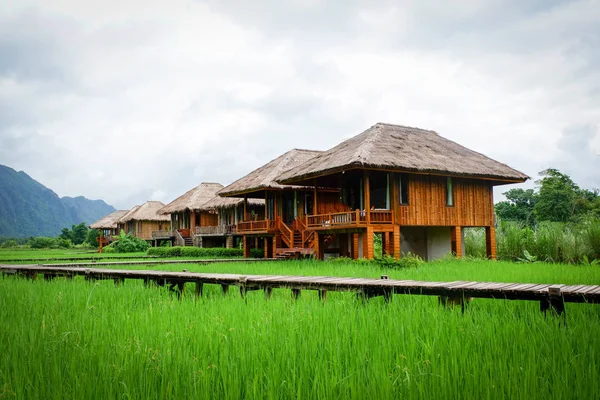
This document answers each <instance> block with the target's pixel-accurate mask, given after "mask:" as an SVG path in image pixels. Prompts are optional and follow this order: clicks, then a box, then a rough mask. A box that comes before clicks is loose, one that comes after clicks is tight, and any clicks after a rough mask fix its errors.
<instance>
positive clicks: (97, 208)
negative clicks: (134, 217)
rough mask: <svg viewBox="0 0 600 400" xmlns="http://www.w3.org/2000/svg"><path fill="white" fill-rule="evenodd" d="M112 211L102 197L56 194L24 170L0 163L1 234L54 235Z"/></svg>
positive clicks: (20, 235)
mask: <svg viewBox="0 0 600 400" xmlns="http://www.w3.org/2000/svg"><path fill="white" fill-rule="evenodd" d="M113 211H115V208H114V207H113V206H111V205H109V204H106V203H105V202H104V201H103V200H89V199H86V198H85V197H82V196H78V197H62V198H61V197H59V196H58V195H57V194H56V193H54V192H53V191H52V190H51V189H48V188H47V187H46V186H44V185H42V184H41V183H39V182H37V181H36V180H35V179H33V178H31V177H30V176H29V175H27V174H26V173H25V172H23V171H19V172H17V171H15V170H14V169H12V168H10V167H7V166H4V165H1V164H0V237H14V238H19V237H30V236H56V235H58V234H60V231H61V229H62V228H65V227H66V228H71V226H72V225H76V224H79V223H81V222H85V223H86V225H89V224H91V223H93V222H95V221H97V220H99V219H100V218H102V217H104V216H106V215H108V214H110V213H111V212H113Z"/></svg>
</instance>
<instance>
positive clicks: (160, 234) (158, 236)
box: [152, 231, 173, 239]
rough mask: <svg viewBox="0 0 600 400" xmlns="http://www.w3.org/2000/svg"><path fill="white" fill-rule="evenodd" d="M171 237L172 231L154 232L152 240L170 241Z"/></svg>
mask: <svg viewBox="0 0 600 400" xmlns="http://www.w3.org/2000/svg"><path fill="white" fill-rule="evenodd" d="M171 236H173V234H172V233H171V231H152V239H169V238H170V237H171Z"/></svg>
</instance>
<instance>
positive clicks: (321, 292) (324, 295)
mask: <svg viewBox="0 0 600 400" xmlns="http://www.w3.org/2000/svg"><path fill="white" fill-rule="evenodd" d="M319 300H321V301H322V302H325V301H327V290H319Z"/></svg>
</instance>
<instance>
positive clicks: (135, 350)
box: [0, 260, 600, 399]
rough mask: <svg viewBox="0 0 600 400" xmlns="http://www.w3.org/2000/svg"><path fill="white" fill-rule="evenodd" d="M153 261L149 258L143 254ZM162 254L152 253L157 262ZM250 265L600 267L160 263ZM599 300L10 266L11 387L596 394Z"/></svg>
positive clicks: (102, 393)
mask: <svg viewBox="0 0 600 400" xmlns="http://www.w3.org/2000/svg"><path fill="white" fill-rule="evenodd" d="M136 268H137V269H140V268H144V267H143V266H140V267H136ZM153 268H156V266H154V267H153ZM184 268H185V269H188V270H189V271H195V272H222V273H243V274H289V275H332V276H364V277H379V276H380V275H382V274H387V275H389V276H390V278H395V279H419V280H432V281H434V280H435V281H445V280H479V281H502V282H504V281H505V282H531V283H537V282H540V283H566V284H575V283H581V284H598V283H599V282H600V268H598V267H593V266H572V265H570V266H569V265H560V264H542V263H532V264H515V263H507V262H490V261H451V260H445V261H440V262H434V263H428V264H424V265H422V266H421V267H418V268H411V269H403V270H387V269H381V268H380V267H378V266H376V265H374V264H368V263H354V262H314V261H290V262H274V263H263V264H261V263H249V264H245V263H228V264H213V265H187V264H186V265H164V266H162V265H161V266H160V269H165V270H174V271H177V270H182V269H184ZM598 332H600V305H588V304H571V303H569V304H567V306H566V318H565V319H563V318H562V317H555V316H551V315H550V314H548V316H544V314H543V313H541V312H539V303H537V302H528V301H505V300H483V299H475V300H473V301H472V302H471V304H470V305H469V307H468V309H467V311H466V312H465V313H464V314H463V313H462V312H461V310H460V308H456V309H447V308H443V307H440V306H439V305H438V300H437V298H435V297H425V296H406V295H397V296H395V297H394V298H393V300H392V301H391V302H390V303H389V304H386V303H384V302H383V300H382V299H381V298H375V299H372V300H370V301H368V302H366V303H363V302H362V301H360V300H358V299H357V298H356V296H355V295H353V294H351V293H329V295H328V298H327V302H325V303H323V302H321V301H320V300H319V299H318V297H317V294H316V293H314V292H310V291H304V292H302V295H301V297H300V299H299V300H297V301H294V300H293V299H292V298H291V295H290V291H289V290H283V289H275V291H274V292H273V295H272V297H271V299H270V300H265V298H264V295H263V293H262V292H260V291H256V292H250V293H248V294H247V296H246V297H245V298H244V299H242V298H241V297H240V295H239V293H237V291H235V290H231V291H230V292H229V294H227V295H225V296H224V295H223V294H222V293H221V288H220V287H218V286H211V285H205V295H204V296H203V297H200V298H198V299H195V298H194V296H193V289H190V290H186V291H185V292H184V295H183V296H182V298H181V299H180V300H179V299H178V298H177V296H174V295H172V294H171V293H169V292H168V291H167V290H166V289H165V288H146V287H144V285H143V284H142V283H141V282H137V281H126V282H125V284H124V285H122V286H119V287H115V286H114V284H113V283H112V281H101V282H96V283H92V282H86V281H85V280H83V278H76V279H74V280H73V281H67V280H66V279H55V280H53V281H51V282H46V281H44V280H42V279H38V280H35V281H29V280H25V279H18V278H15V277H12V276H11V277H9V276H7V277H4V278H0V343H1V345H2V351H0V399H4V398H16V399H42V398H43V399H64V398H82V399H83V398H85V399H117V398H119V399H183V398H214V399H330V398H335V399H347V398H354V399H387V398H393V399H399V398H415V399H422V398H432V399H486V398H490V399H508V398H510V399H550V398H552V399H595V398H598V396H599V393H600V335H599V334H598Z"/></svg>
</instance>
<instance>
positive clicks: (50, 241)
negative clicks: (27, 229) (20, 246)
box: [28, 236, 56, 249]
mask: <svg viewBox="0 0 600 400" xmlns="http://www.w3.org/2000/svg"><path fill="white" fill-rule="evenodd" d="M28 244H29V247H31V248H32V249H50V248H52V247H56V239H54V238H51V237H46V236H38V237H35V238H31V239H30V240H29V242H28Z"/></svg>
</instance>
